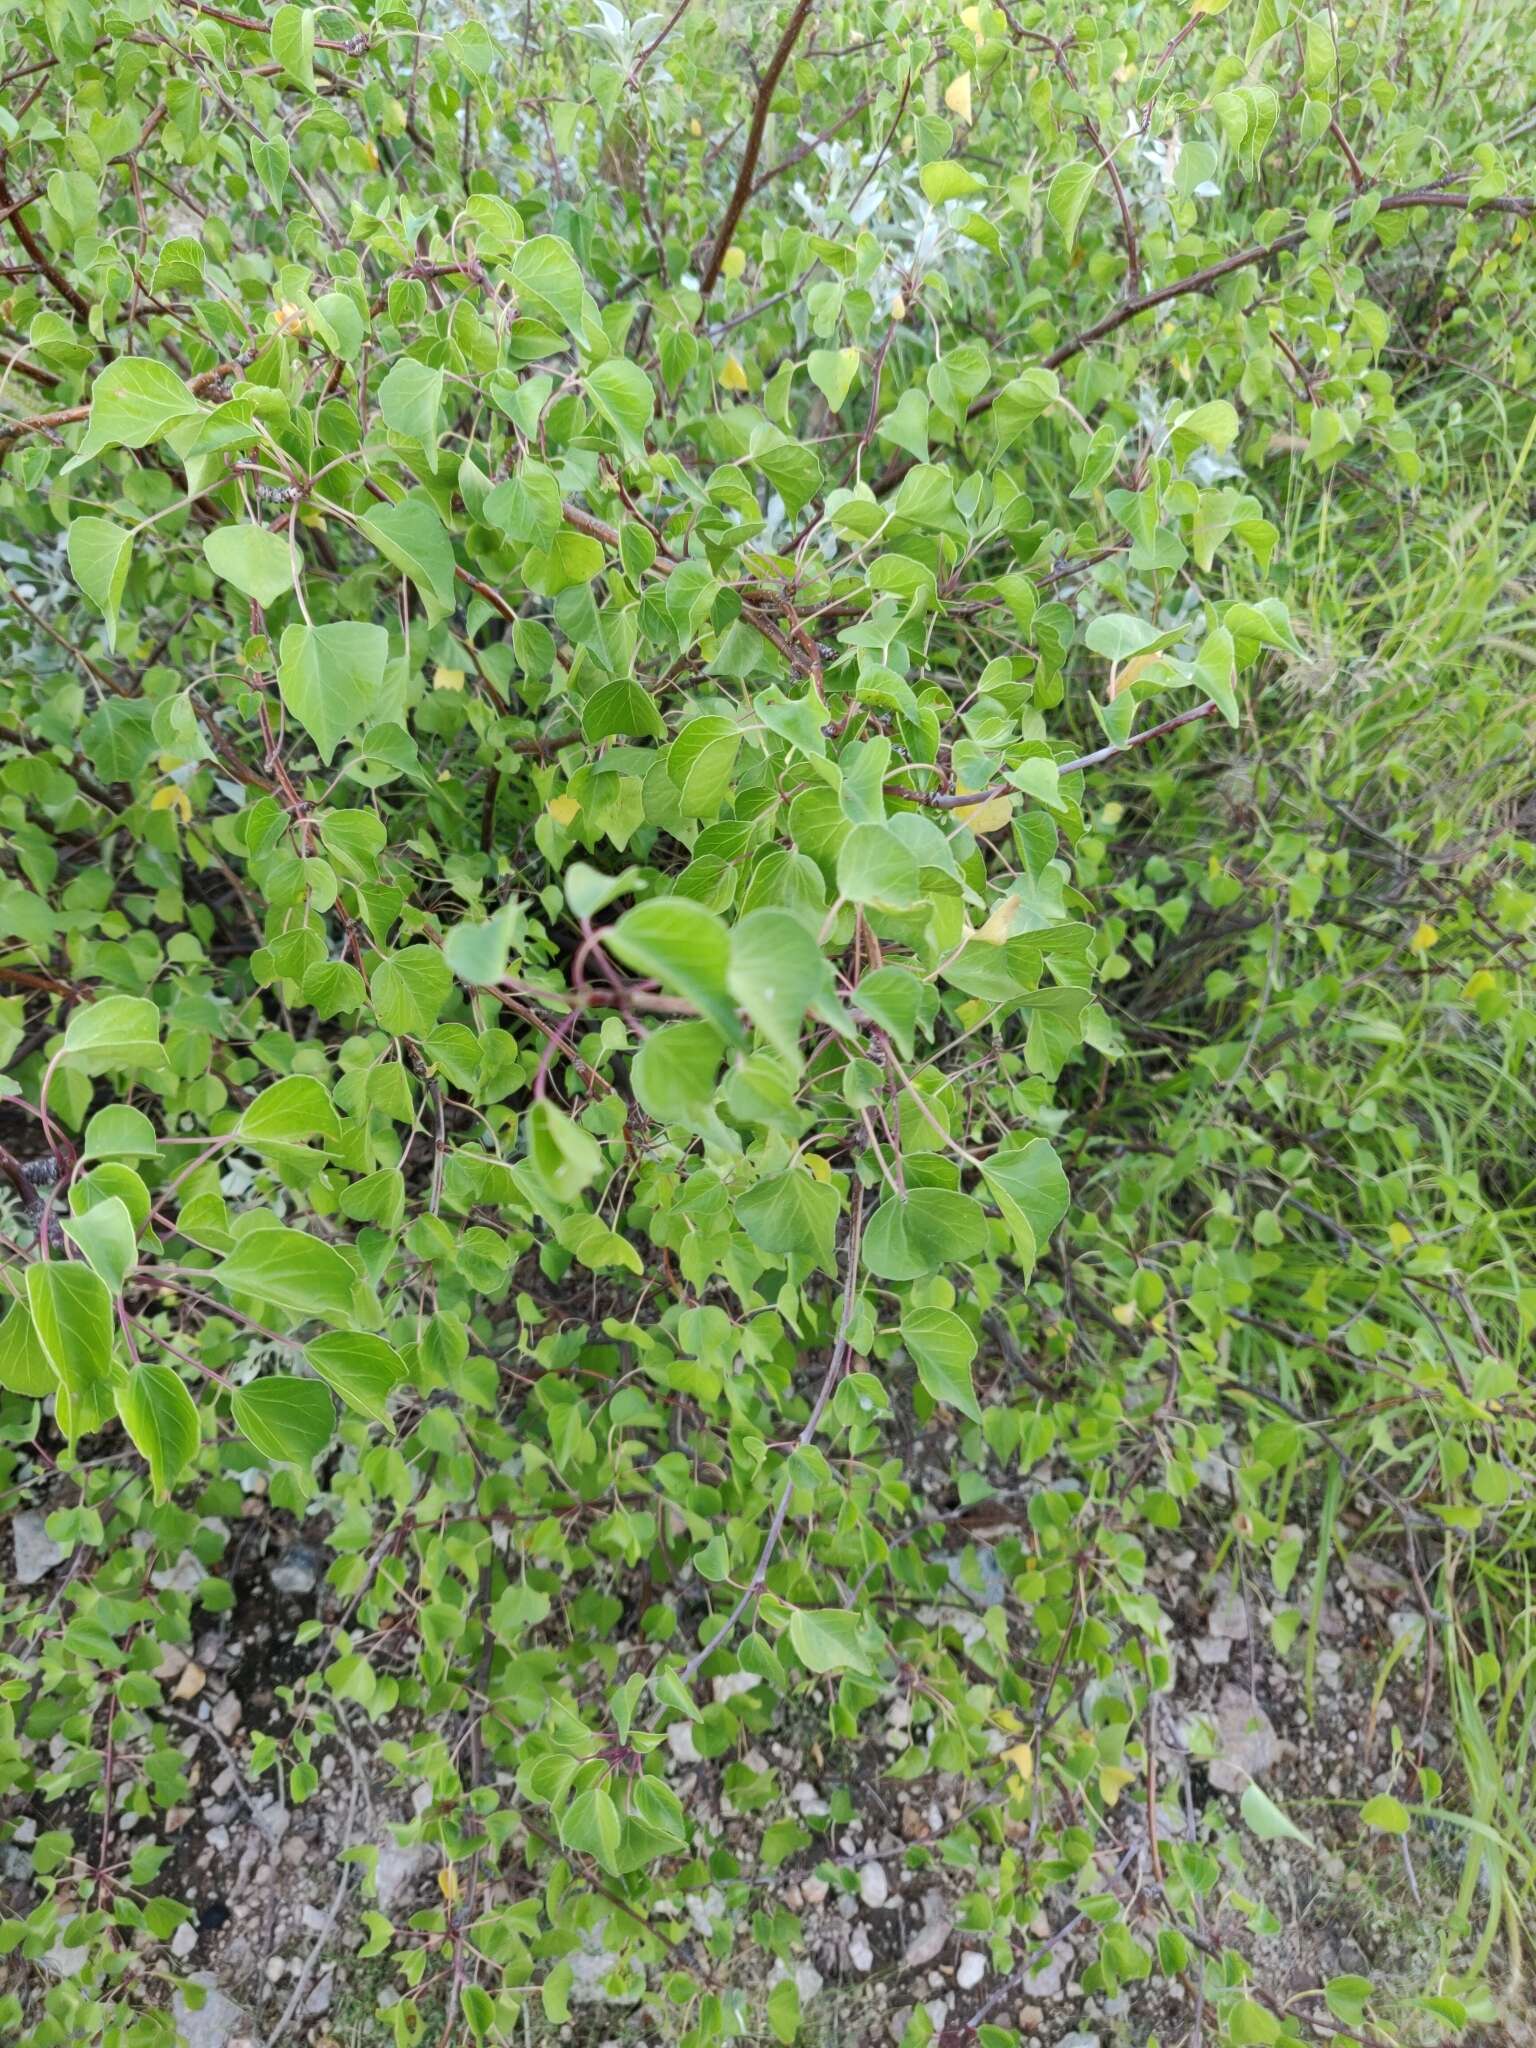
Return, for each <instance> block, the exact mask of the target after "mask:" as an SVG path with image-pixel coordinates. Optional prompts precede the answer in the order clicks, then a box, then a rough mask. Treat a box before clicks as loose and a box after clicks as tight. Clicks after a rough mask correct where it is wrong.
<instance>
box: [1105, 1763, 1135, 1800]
mask: <svg viewBox="0 0 1536 2048" xmlns="http://www.w3.org/2000/svg"><path fill="white" fill-rule="evenodd" d="M1135 1782H1136V1773H1135V1772H1134V1771H1122V1770H1121V1769H1120V1768H1119V1767H1118V1766H1106V1767H1105V1769H1103V1770H1102V1771H1100V1773H1099V1797H1100V1798H1101V1799H1102V1800H1103V1801H1104V1804H1105V1805H1106V1806H1113V1805H1115V1804H1116V1802H1117V1801H1118V1800H1119V1797H1120V1794H1121V1793H1122V1792H1123V1791H1124V1790H1125V1788H1126V1786H1127V1785H1133V1784H1134V1783H1135Z"/></svg>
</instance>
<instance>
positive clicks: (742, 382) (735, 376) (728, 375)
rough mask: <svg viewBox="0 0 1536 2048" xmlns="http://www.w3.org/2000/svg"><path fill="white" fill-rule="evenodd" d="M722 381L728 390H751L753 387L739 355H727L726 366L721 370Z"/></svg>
mask: <svg viewBox="0 0 1536 2048" xmlns="http://www.w3.org/2000/svg"><path fill="white" fill-rule="evenodd" d="M720 382H721V383H722V384H723V385H724V386H725V388H726V390H727V391H750V390H751V389H752V387H751V385H750V384H749V383H748V382H747V373H746V371H745V370H744V369H743V368H742V367H741V358H740V357H739V356H727V357H726V359H725V368H724V369H723V370H722V371H721V372H720Z"/></svg>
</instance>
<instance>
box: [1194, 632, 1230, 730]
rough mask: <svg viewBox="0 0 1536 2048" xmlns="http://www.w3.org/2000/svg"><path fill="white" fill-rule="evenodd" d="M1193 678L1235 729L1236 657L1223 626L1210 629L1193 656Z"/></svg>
mask: <svg viewBox="0 0 1536 2048" xmlns="http://www.w3.org/2000/svg"><path fill="white" fill-rule="evenodd" d="M1195 676H1196V678H1197V680H1198V681H1199V683H1200V686H1201V688H1202V689H1203V690H1204V691H1205V694H1206V695H1207V697H1209V698H1210V699H1211V700H1212V702H1213V703H1214V704H1215V705H1216V707H1217V709H1218V710H1219V711H1220V712H1221V715H1222V717H1223V718H1224V719H1225V720H1226V721H1227V723H1228V725H1236V724H1237V720H1238V710H1237V687H1236V685H1237V656H1236V651H1235V649H1234V647H1233V644H1232V635H1231V634H1230V633H1229V632H1228V631H1227V629H1226V627H1225V626H1213V627H1212V628H1211V630H1210V632H1209V633H1207V634H1206V636H1205V638H1204V640H1203V641H1202V642H1201V643H1200V652H1199V653H1198V654H1197V655H1196V656H1195Z"/></svg>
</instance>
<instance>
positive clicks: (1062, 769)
mask: <svg viewBox="0 0 1536 2048" xmlns="http://www.w3.org/2000/svg"><path fill="white" fill-rule="evenodd" d="M1216 708H1217V707H1216V705H1215V703H1214V702H1213V701H1212V700H1211V699H1210V698H1207V699H1206V701H1205V703H1203V704H1196V705H1195V706H1194V707H1193V709H1192V710H1189V711H1181V712H1179V714H1178V716H1177V717H1175V718H1165V719H1164V720H1163V722H1162V724H1161V725H1149V726H1148V727H1147V729H1146V731H1145V732H1138V733H1133V734H1132V735H1131V737H1130V738H1129V739H1128V740H1123V741H1121V742H1119V743H1118V744H1116V745H1115V746H1110V747H1097V748H1095V749H1094V751H1093V752H1092V753H1091V754H1079V755H1078V757H1077V759H1076V760H1075V761H1059V762H1058V763H1057V764H1056V772H1057V774H1058V775H1079V774H1081V773H1082V771H1083V770H1084V769H1085V768H1098V767H1100V766H1102V765H1103V763H1104V762H1105V761H1113V760H1116V759H1117V758H1118V757H1119V756H1120V755H1121V754H1129V753H1131V752H1133V751H1134V749H1135V748H1137V747H1144V746H1145V745H1146V744H1147V741H1148V740H1158V739H1161V738H1162V737H1163V735H1164V733H1169V732H1177V731H1178V729H1179V727H1180V726H1181V725H1193V724H1195V722H1196V721H1197V720H1198V719H1202V718H1209V717H1210V715H1211V713H1212V712H1213V711H1215V710H1216ZM890 794H891V795H892V796H899V797H904V798H905V799H906V801H907V802H908V803H910V804H921V805H922V806H923V808H924V810H929V811H968V810H970V809H971V808H972V806H973V805H975V804H989V803H995V802H996V800H997V799H998V798H999V797H1000V796H1015V795H1017V794H1018V792H1017V791H1016V790H1015V789H1014V787H1013V784H1012V783H1011V782H994V783H993V784H992V786H991V788H990V789H966V790H951V791H949V792H948V793H946V794H942V795H941V794H939V793H938V792H936V791H930V790H923V789H908V788H907V787H906V785H905V784H904V783H900V782H895V783H892V784H891V788H890Z"/></svg>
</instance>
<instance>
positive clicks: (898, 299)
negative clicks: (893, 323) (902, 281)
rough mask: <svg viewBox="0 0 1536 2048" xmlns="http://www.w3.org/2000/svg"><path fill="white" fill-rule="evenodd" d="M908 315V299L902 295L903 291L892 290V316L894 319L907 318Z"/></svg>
mask: <svg viewBox="0 0 1536 2048" xmlns="http://www.w3.org/2000/svg"><path fill="white" fill-rule="evenodd" d="M906 317H907V302H906V300H905V299H904V298H903V297H902V296H901V293H900V292H892V294H891V318H892V319H893V320H905V319H906Z"/></svg>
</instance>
